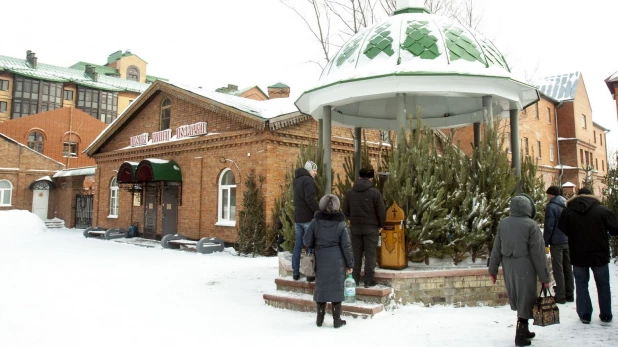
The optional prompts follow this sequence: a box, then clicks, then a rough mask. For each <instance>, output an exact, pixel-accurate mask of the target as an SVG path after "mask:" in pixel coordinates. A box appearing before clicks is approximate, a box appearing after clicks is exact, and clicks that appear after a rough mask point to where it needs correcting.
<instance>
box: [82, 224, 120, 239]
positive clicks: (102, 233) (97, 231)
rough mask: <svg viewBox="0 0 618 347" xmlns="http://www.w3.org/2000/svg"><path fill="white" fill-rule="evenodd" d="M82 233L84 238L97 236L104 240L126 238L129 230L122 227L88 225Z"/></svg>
mask: <svg viewBox="0 0 618 347" xmlns="http://www.w3.org/2000/svg"><path fill="white" fill-rule="evenodd" d="M83 235H84V237H85V238H89V237H97V238H103V239H105V240H113V239H120V238H126V237H127V236H128V235H129V231H128V230H126V229H123V228H112V229H105V228H101V227H94V228H93V227H90V228H86V229H84V233H83Z"/></svg>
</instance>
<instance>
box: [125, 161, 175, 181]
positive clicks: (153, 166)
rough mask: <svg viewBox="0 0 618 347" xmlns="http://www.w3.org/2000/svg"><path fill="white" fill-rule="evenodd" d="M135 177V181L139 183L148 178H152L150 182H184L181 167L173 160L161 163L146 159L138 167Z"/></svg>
mask: <svg viewBox="0 0 618 347" xmlns="http://www.w3.org/2000/svg"><path fill="white" fill-rule="evenodd" d="M135 175H136V176H135V179H136V180H139V181H143V180H144V178H145V177H147V178H150V180H148V181H172V182H182V173H181V172H180V166H179V165H178V164H176V162H175V161H173V160H169V161H167V162H164V163H160V162H157V161H151V159H144V160H142V161H140V162H139V164H138V165H137V169H136V172H135ZM140 178H141V179H140Z"/></svg>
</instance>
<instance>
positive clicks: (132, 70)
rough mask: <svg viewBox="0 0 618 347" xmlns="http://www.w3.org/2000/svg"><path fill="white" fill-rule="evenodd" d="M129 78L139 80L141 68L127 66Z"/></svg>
mask: <svg viewBox="0 0 618 347" xmlns="http://www.w3.org/2000/svg"><path fill="white" fill-rule="evenodd" d="M127 79H128V80H131V81H137V82H139V69H138V68H137V66H135V65H131V66H129V67H128V68H127Z"/></svg>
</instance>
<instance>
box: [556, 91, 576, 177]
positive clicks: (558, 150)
mask: <svg viewBox="0 0 618 347" xmlns="http://www.w3.org/2000/svg"><path fill="white" fill-rule="evenodd" d="M562 104H564V102H562V101H561V102H559V103H558V105H557V106H556V107H555V108H554V117H555V119H556V120H555V123H556V153H557V155H558V166H560V176H559V177H558V184H559V185H560V189H562V176H563V175H564V168H563V167H562V163H561V162H560V140H558V137H559V134H558V107H560V106H562ZM575 152H576V153H575V155H577V150H575Z"/></svg>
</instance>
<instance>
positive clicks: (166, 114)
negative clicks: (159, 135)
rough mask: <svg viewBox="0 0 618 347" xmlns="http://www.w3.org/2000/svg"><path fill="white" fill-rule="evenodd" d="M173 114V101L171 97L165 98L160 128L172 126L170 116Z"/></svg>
mask: <svg viewBox="0 0 618 347" xmlns="http://www.w3.org/2000/svg"><path fill="white" fill-rule="evenodd" d="M171 116H172V102H171V101H170V99H167V98H166V99H165V100H163V103H162V104H161V122H160V129H159V130H165V129H169V128H170V118H171Z"/></svg>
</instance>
